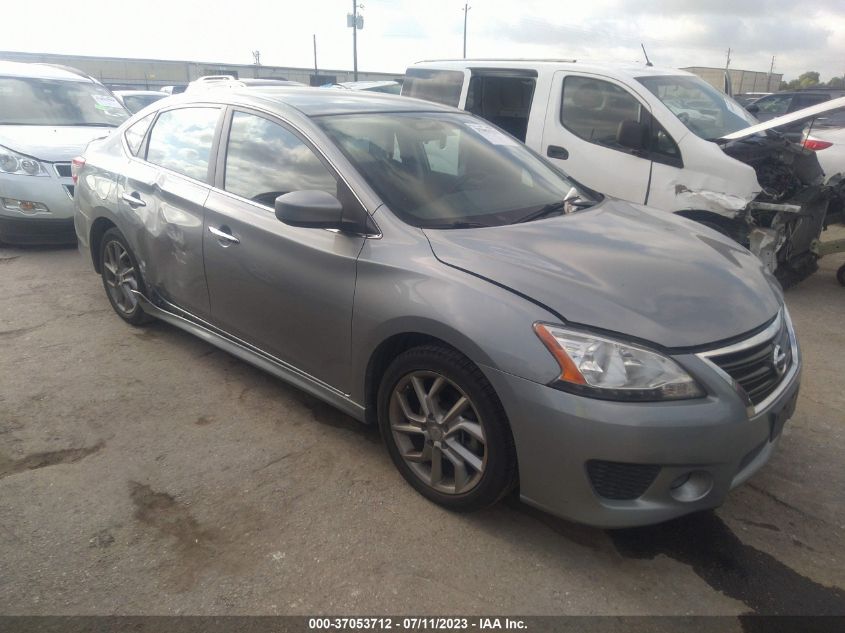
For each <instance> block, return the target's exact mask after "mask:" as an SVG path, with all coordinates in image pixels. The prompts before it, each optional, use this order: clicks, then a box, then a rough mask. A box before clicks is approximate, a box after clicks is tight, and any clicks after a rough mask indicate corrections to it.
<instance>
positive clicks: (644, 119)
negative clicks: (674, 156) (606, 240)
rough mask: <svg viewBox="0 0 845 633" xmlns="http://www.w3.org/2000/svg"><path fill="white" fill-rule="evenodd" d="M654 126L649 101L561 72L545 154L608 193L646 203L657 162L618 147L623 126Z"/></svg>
mask: <svg viewBox="0 0 845 633" xmlns="http://www.w3.org/2000/svg"><path fill="white" fill-rule="evenodd" d="M626 120H633V121H638V122H641V123H644V124H648V122H649V121H650V112H649V108H648V106H647V105H646V102H645V101H644V100H643V99H640V98H639V97H638V96H636V95H634V94H632V93H631V91H630V90H629V89H628V88H627V87H626V86H624V85H623V84H621V83H619V82H617V81H614V80H613V79H610V78H607V77H599V76H595V75H590V74H585V73H574V72H570V71H558V72H556V73H555V75H554V79H553V81H552V86H551V94H550V97H549V107H548V110H547V112H546V124H545V128H544V132H543V141H542V146H541V148H540V151H541V153H542V154H543V155H544V156H546V157H548V158H550V159H551V160H552V161H553V162H554V163H556V164H557V165H558V166H559V167H560V168H561V169H563V170H564V171H565V172H566V173H568V174H569V175H571V176H572V177H573V178H575V179H576V180H578V181H580V182H582V183H584V184H585V185H587V186H588V187H591V188H592V189H595V190H596V191H600V192H602V193H605V194H608V195H611V196H614V197H617V198H622V199H623V200H630V201H631V202H638V203H644V202H645V201H646V199H647V196H648V186H649V175H650V173H651V160H650V159H649V158H648V153H647V152H641V151H639V150H631V149H628V148H626V147H623V146H622V145H621V144H619V143H618V142H617V132H618V130H619V126H620V124H621V123H622V122H623V121H626Z"/></svg>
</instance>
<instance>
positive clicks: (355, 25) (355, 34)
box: [352, 0, 358, 81]
mask: <svg viewBox="0 0 845 633" xmlns="http://www.w3.org/2000/svg"><path fill="white" fill-rule="evenodd" d="M352 73H353V77H354V78H355V81H358V0H352Z"/></svg>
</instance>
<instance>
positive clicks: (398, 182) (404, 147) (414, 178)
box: [318, 113, 573, 228]
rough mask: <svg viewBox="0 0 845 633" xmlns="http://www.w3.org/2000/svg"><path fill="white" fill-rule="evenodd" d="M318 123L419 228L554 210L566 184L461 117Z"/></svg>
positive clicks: (502, 220) (520, 149)
mask: <svg viewBox="0 0 845 633" xmlns="http://www.w3.org/2000/svg"><path fill="white" fill-rule="evenodd" d="M318 121H319V123H320V125H321V127H322V128H323V129H324V130H325V131H326V132H327V133H328V134H329V136H331V137H332V139H334V141H335V142H336V143H337V145H338V146H339V147H340V149H341V151H343V153H344V154H345V155H346V156H347V157H348V158H349V160H350V161H351V162H352V163H353V165H354V166H355V168H356V169H357V170H358V171H359V172H360V173H361V174H362V175H363V177H364V178H365V179H366V180H367V182H368V183H369V184H370V186H371V187H372V188H373V189H374V190H375V191H376V193H377V194H378V195H379V196H380V197H381V198H382V200H384V202H385V203H386V204H387V205H388V207H390V209H391V210H392V211H393V212H394V213H396V214H397V215H398V216H399V217H400V218H402V219H403V220H404V221H405V222H408V223H409V224H412V225H414V226H419V227H423V228H468V227H476V226H497V225H503V224H512V223H514V222H519V221H523V220H526V219H530V218H533V217H535V216H536V217H540V216H542V215H544V214H543V210H544V209H548V210H549V213H552V212H557V213H562V212H563V211H562V207H563V205H562V201H563V200H564V199H566V198H570V199H571V198H572V195H571V193H572V192H571V191H570V190H571V189H572V187H573V184H572V182H571V181H569V180H568V179H566V178H565V177H564V176H562V175H561V174H560V173H559V172H557V171H556V170H554V169H553V168H552V167H550V166H549V165H546V164H545V163H544V162H543V161H542V160H540V159H538V158H537V157H536V156H535V155H534V154H532V153H531V152H530V151H529V150H528V149H526V148H525V147H524V146H523V145H522V144H520V143H519V142H518V141H516V140H515V139H514V138H512V137H511V136H508V135H507V134H505V133H504V132H502V131H500V130H499V129H497V128H495V127H493V126H492V125H490V124H488V123H487V122H485V121H482V120H480V119H476V118H474V117H470V116H468V115H461V114H445V113H444V114H440V113H425V114H422V113H394V114H352V115H334V116H325V117H321V118H319V119H318Z"/></svg>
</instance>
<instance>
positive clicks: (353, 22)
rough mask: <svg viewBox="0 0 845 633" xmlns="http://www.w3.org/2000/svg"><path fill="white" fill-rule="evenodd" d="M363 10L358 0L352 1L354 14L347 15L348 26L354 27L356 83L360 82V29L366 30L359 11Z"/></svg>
mask: <svg viewBox="0 0 845 633" xmlns="http://www.w3.org/2000/svg"><path fill="white" fill-rule="evenodd" d="M363 8H364V5H363V4H358V0H352V13H347V14H346V26H351V27H352V72H353V75H354V77H355V81H358V29H363V28H364V16H362V15H358V9H363Z"/></svg>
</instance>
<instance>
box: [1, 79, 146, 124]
mask: <svg viewBox="0 0 845 633" xmlns="http://www.w3.org/2000/svg"><path fill="white" fill-rule="evenodd" d="M128 117H129V113H128V112H127V111H126V109H125V108H124V107H123V106H122V105H120V103H118V101H117V99H115V98H114V96H113V95H112V94H111V93H110V92H109V91H108V90H106V89H105V88H104V87H102V86H100V85H98V84H95V83H91V82H87V81H63V80H56V79H32V78H24V77H0V125H90V126H108V127H117V126H118V125H120V124H121V123H123V122H124V121H125V120H126V119H127V118H128Z"/></svg>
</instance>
